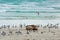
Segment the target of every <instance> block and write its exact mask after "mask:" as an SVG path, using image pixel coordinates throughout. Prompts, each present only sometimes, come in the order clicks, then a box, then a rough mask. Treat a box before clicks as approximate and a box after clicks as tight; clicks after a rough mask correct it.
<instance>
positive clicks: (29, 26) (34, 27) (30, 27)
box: [26, 25, 38, 30]
mask: <svg viewBox="0 0 60 40" xmlns="http://www.w3.org/2000/svg"><path fill="white" fill-rule="evenodd" d="M26 30H38V27H37V26H36V25H27V26H26Z"/></svg>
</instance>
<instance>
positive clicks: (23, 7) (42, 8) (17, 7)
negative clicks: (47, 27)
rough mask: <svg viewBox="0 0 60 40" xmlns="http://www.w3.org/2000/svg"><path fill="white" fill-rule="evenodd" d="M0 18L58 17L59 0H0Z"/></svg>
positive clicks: (59, 11)
mask: <svg viewBox="0 0 60 40" xmlns="http://www.w3.org/2000/svg"><path fill="white" fill-rule="evenodd" d="M0 19H60V0H0Z"/></svg>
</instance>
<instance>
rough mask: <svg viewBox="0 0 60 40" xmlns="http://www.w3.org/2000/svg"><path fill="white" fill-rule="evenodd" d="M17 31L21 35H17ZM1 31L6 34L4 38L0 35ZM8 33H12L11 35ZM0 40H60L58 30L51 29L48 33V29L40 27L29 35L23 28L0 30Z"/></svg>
mask: <svg viewBox="0 0 60 40" xmlns="http://www.w3.org/2000/svg"><path fill="white" fill-rule="evenodd" d="M18 30H19V31H21V33H19V34H17V33H16V31H18ZM2 31H4V32H6V35H5V36H3V35H1V33H2ZM9 31H12V34H11V33H9ZM0 40H60V28H58V29H55V28H51V29H50V32H49V29H48V28H42V27H40V28H39V29H38V31H35V32H33V31H31V32H29V34H27V31H26V30H25V28H9V29H8V28H6V29H0Z"/></svg>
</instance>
